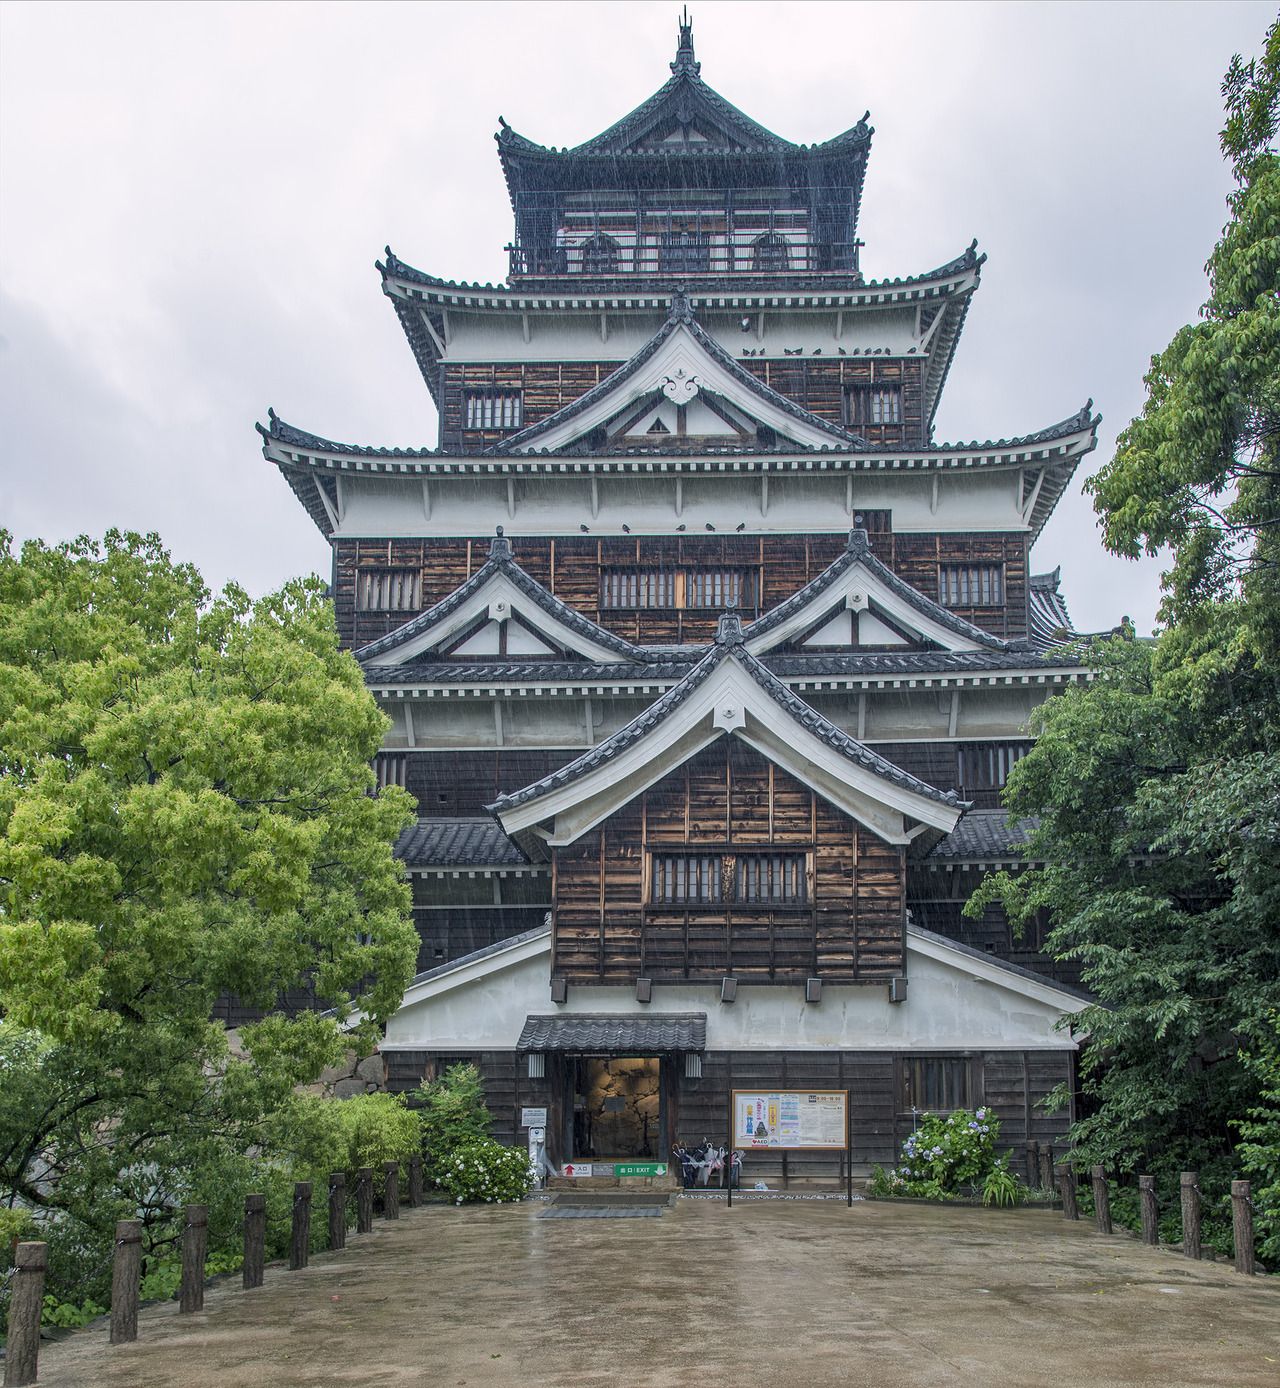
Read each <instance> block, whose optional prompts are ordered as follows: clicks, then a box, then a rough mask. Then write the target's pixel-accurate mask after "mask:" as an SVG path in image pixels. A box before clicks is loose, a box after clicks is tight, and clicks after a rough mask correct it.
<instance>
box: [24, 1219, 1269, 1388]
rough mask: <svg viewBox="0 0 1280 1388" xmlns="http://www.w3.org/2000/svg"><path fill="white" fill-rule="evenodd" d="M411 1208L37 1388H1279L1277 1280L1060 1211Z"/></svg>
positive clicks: (61, 1347)
mask: <svg viewBox="0 0 1280 1388" xmlns="http://www.w3.org/2000/svg"><path fill="white" fill-rule="evenodd" d="M543 1208H545V1206H542V1205H540V1204H538V1203H530V1204H526V1205H520V1206H510V1205H508V1206H504V1207H499V1208H494V1207H489V1206H483V1207H479V1208H474V1207H473V1208H463V1209H452V1208H447V1207H440V1206H434V1207H429V1208H426V1209H423V1210H415V1211H408V1212H406V1214H405V1216H404V1218H402V1219H401V1220H400V1222H399V1223H398V1224H388V1223H381V1222H380V1223H379V1224H378V1225H377V1226H376V1228H375V1232H374V1233H373V1234H369V1235H364V1236H363V1237H358V1238H357V1237H353V1238H352V1239H351V1241H350V1244H349V1246H348V1248H347V1249H346V1251H345V1252H343V1253H338V1254H323V1255H320V1256H319V1257H318V1258H316V1259H315V1260H314V1261H313V1262H312V1264H311V1266H310V1267H309V1268H307V1269H305V1270H303V1271H301V1272H287V1271H285V1270H284V1269H283V1268H280V1267H271V1268H269V1269H268V1270H267V1285H266V1287H264V1288H262V1289H260V1290H257V1291H253V1292H244V1291H242V1290H241V1289H240V1287H239V1284H238V1282H237V1281H231V1282H222V1283H220V1284H219V1285H218V1286H216V1287H214V1288H211V1289H210V1290H209V1292H208V1294H207V1297H206V1308H207V1309H206V1310H205V1311H204V1312H203V1313H202V1314H200V1315H195V1316H179V1315H177V1314H176V1310H175V1308H173V1307H172V1306H171V1305H165V1306H160V1307H154V1308H150V1309H148V1310H145V1311H144V1312H143V1314H142V1317H141V1322H140V1332H139V1340H138V1343H137V1344H135V1345H129V1346H120V1347H117V1348H112V1347H111V1346H109V1345H108V1344H107V1340H106V1331H105V1329H104V1328H103V1329H99V1328H91V1329H89V1330H86V1331H83V1332H81V1333H80V1334H78V1335H76V1336H73V1337H72V1338H71V1339H69V1340H66V1341H63V1342H61V1343H59V1344H54V1345H47V1346H45V1350H44V1353H43V1355H42V1359H41V1373H40V1384H41V1385H42V1388H72V1385H74V1386H75V1388H89V1386H90V1385H110V1386H111V1388H161V1385H164V1388H169V1386H170V1385H181V1388H267V1385H270V1388H319V1386H320V1385H330V1384H335V1385H338V1384H358V1385H362V1388H402V1386H403V1385H414V1388H417V1385H433V1388H434V1385H442V1386H443V1388H499V1386H501V1388H517V1386H519V1388H544V1386H546V1385H554V1386H555V1388H569V1385H572V1386H573V1388H592V1386H593V1385H604V1384H608V1385H626V1386H627V1388H630V1386H631V1385H636V1386H637V1388H638V1386H639V1385H645V1388H677V1386H678V1388H721V1385H731V1384H732V1385H738V1384H741V1385H744V1388H746V1386H747V1385H749V1388H791V1386H792V1385H794V1386H795V1388H826V1385H834V1384H852V1385H864V1386H865V1388H898V1386H899V1385H929V1388H946V1386H947V1385H953V1384H957V1385H981V1388H1005V1386H1006V1385H1028V1388H1029V1386H1030V1385H1040V1384H1044V1385H1053V1388H1074V1386H1076V1385H1080V1386H1081V1388H1086V1386H1087V1388H1119V1386H1120V1385H1130V1384H1144V1385H1159V1386H1160V1388H1174V1385H1181V1384H1225V1385H1231V1386H1232V1388H1245V1386H1246V1385H1253V1384H1257V1385H1266V1386H1267V1388H1275V1385H1276V1384H1277V1383H1280V1280H1277V1279H1274V1278H1254V1279H1250V1280H1246V1279H1244V1278H1241V1277H1238V1276H1237V1275H1236V1274H1235V1273H1233V1272H1232V1271H1231V1269H1230V1268H1229V1267H1228V1266H1225V1265H1223V1264H1208V1263H1201V1264H1191V1263H1188V1262H1186V1261H1185V1260H1184V1259H1183V1258H1181V1257H1179V1256H1178V1255H1176V1254H1174V1253H1169V1252H1163V1251H1154V1250H1150V1249H1146V1248H1143V1247H1142V1246H1141V1245H1139V1244H1138V1243H1136V1242H1135V1241H1133V1240H1131V1239H1128V1238H1126V1237H1123V1236H1115V1237H1111V1238H1103V1237H1100V1236H1099V1235H1096V1234H1094V1233H1093V1232H1092V1230H1091V1228H1090V1226H1089V1225H1087V1224H1085V1223H1083V1222H1082V1223H1080V1224H1075V1225H1067V1224H1065V1223H1064V1221H1063V1220H1062V1218H1061V1217H1060V1216H1058V1215H1055V1214H1051V1213H1049V1212H1046V1211H1033V1210H1024V1211H1017V1212H1013V1213H1006V1212H999V1211H987V1210H972V1209H958V1210H957V1209H936V1208H930V1207H922V1206H916V1205H906V1206H899V1205H891V1204H883V1203H875V1202H868V1203H865V1204H857V1205H855V1206H854V1208H853V1209H852V1210H849V1209H846V1208H845V1207H844V1205H843V1204H840V1203H835V1202H830V1203H810V1202H792V1201H778V1202H770V1203H763V1202H743V1203H740V1204H735V1206H734V1208H733V1209H732V1210H726V1209H725V1208H724V1207H723V1206H722V1205H720V1204H718V1203H715V1202H710V1201H681V1202H680V1203H679V1204H678V1205H677V1206H676V1207H675V1208H674V1209H671V1210H669V1211H667V1212H665V1213H664V1214H663V1215H662V1217H661V1218H658V1219H654V1218H646V1219H563V1220H549V1219H539V1218H538V1215H539V1213H540V1212H541V1210H542V1209H543Z"/></svg>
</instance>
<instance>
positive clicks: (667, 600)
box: [600, 568, 678, 607]
mask: <svg viewBox="0 0 1280 1388" xmlns="http://www.w3.org/2000/svg"><path fill="white" fill-rule="evenodd" d="M677 576H678V575H677V572H676V570H675V569H658V568H654V569H605V570H604V571H603V572H602V573H601V575H600V606H601V607H675V606H676V578H677Z"/></svg>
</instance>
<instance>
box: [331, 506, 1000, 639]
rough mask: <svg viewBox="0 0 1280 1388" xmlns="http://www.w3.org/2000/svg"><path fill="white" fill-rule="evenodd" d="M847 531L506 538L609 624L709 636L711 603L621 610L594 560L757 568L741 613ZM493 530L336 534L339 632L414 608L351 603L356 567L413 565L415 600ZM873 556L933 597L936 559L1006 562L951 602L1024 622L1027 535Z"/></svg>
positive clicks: (790, 580) (913, 538)
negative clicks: (985, 594)
mask: <svg viewBox="0 0 1280 1388" xmlns="http://www.w3.org/2000/svg"><path fill="white" fill-rule="evenodd" d="M847 539H848V532H847V531H839V532H836V533H828V534H820V535H723V536H721V535H703V536H670V537H661V536H659V537H642V538H641V537H637V538H628V537H624V536H619V537H617V538H609V539H595V538H592V537H589V536H529V537H523V536H522V537H520V538H518V539H515V540H513V542H512V544H513V548H514V551H515V557H516V560H517V562H518V563H519V564H520V565H521V567H522V568H524V569H525V570H526V572H528V573H529V574H530V575H531V576H532V577H533V578H535V579H537V580H538V582H539V583H542V584H543V585H545V586H546V587H547V588H549V589H550V590H551V592H553V593H554V594H555V595H556V596H557V597H558V598H560V599H561V600H562V601H564V602H566V603H568V604H569V605H570V606H572V607H575V608H577V609H578V611H580V612H583V613H585V614H586V615H587V616H588V617H590V618H591V619H592V620H593V621H597V622H599V623H600V624H601V625H602V626H604V627H606V628H608V629H609V630H610V631H615V632H617V633H618V634H619V635H620V636H624V637H626V638H627V639H628V640H632V641H637V642H640V643H642V644H653V643H670V642H698V641H708V640H710V639H712V637H714V635H715V631H716V623H717V621H718V620H719V616H720V612H719V609H718V608H715V609H713V608H707V609H696V608H695V609H685V610H670V609H660V610H647V611H645V610H641V611H635V610H629V609H610V608H602V607H601V605H600V599H601V583H600V574H601V570H602V569H608V568H614V567H624V568H625V567H628V566H638V565H645V566H655V567H658V566H669V567H679V566H683V565H693V566H702V567H711V566H723V567H732V568H748V569H753V570H757V571H758V573H759V575H760V589H759V595H760V596H759V605H758V607H757V608H749V609H744V610H743V616H744V617H745V618H747V619H748V620H750V619H751V618H753V617H755V616H756V615H757V614H758V613H763V612H767V611H768V610H769V609H770V608H773V607H776V606H777V605H778V603H780V602H781V601H782V600H783V599H784V598H788V597H790V596H791V594H792V593H794V592H796V591H797V590H798V589H800V588H802V587H804V585H805V584H806V583H808V582H809V581H810V579H813V578H816V577H817V576H818V574H820V573H821V572H822V571H823V570H824V569H825V568H826V567H827V566H828V565H829V564H831V563H832V562H833V560H835V559H836V558H837V557H838V556H839V555H840V554H841V553H842V551H843V550H844V548H845V544H846V541H847ZM489 545H490V537H487V536H484V537H481V536H475V537H471V538H465V537H458V538H448V539H435V540H420V539H417V540H415V539H395V540H339V541H336V542H335V544H334V550H335V561H336V562H335V566H334V569H335V574H336V590H335V593H334V602H335V606H336V609H337V620H338V633H339V636H340V638H341V640H342V641H343V642H344V643H345V644H347V645H351V646H359V645H363V644H364V643H365V642H368V641H373V640H376V639H377V638H378V637H379V636H385V635H386V633H387V632H389V631H392V630H394V629H395V628H396V627H399V626H403V625H404V623H405V622H407V621H409V620H410V619H411V618H413V617H414V616H416V615H417V612H416V611H413V612H358V611H357V610H356V576H357V574H358V572H359V571H360V570H361V569H383V568H388V567H391V568H410V569H416V570H418V571H419V572H420V573H421V575H422V595H421V602H422V608H427V607H430V606H432V605H433V604H434V603H437V602H439V601H440V600H441V599H442V598H446V597H448V595H449V594H450V593H452V592H453V591H454V590H455V589H456V588H458V587H460V586H461V585H462V584H463V583H465V582H466V581H467V579H468V578H470V577H471V575H472V574H473V573H474V572H475V571H476V570H477V569H479V568H480V567H481V566H482V565H483V564H484V562H485V560H486V559H487V557H488V554H489ZM871 545H872V549H873V551H874V552H875V554H876V555H877V557H878V558H880V559H881V560H883V561H884V562H885V563H886V564H888V565H889V567H890V568H892V569H893V570H894V571H895V572H896V573H898V574H899V575H901V577H902V578H904V579H905V580H906V581H907V582H908V583H910V584H911V585H912V587H914V588H915V589H917V591H919V592H921V593H923V594H924V595H925V596H926V597H929V598H933V599H934V600H935V601H936V600H937V597H938V566H939V565H940V564H960V563H1001V564H1003V565H1004V575H1005V578H1004V587H1005V601H1004V605H1003V606H1001V607H985V608H983V607H979V608H956V609H954V610H955V611H956V612H957V613H958V615H960V616H962V617H965V618H966V619H968V620H969V621H972V622H973V623H974V624H975V625H977V626H980V627H982V628H983V629H984V630H986V631H990V632H993V633H994V634H995V635H997V636H1003V637H1008V638H1011V639H1016V638H1021V637H1025V636H1026V634H1027V542H1026V537H1025V536H1023V535H1009V534H1003V533H999V532H994V533H978V534H971V535H934V534H927V535H924V534H921V535H917V534H897V533H894V532H892V531H890V530H884V531H879V532H874V533H872V535H871Z"/></svg>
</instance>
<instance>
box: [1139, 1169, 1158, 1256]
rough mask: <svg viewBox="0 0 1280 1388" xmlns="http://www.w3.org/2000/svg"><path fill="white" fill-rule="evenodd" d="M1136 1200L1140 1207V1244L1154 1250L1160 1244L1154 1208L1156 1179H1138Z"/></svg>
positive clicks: (1149, 1177) (1142, 1177)
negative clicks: (1147, 1245)
mask: <svg viewBox="0 0 1280 1388" xmlns="http://www.w3.org/2000/svg"><path fill="white" fill-rule="evenodd" d="M1138 1199H1139V1201H1140V1202H1141V1205H1142V1242H1143V1243H1149V1244H1150V1245H1151V1247H1152V1248H1154V1247H1155V1246H1156V1245H1157V1244H1158V1243H1159V1242H1160V1212H1159V1210H1158V1209H1157V1208H1156V1178H1155V1177H1154V1176H1139V1177H1138Z"/></svg>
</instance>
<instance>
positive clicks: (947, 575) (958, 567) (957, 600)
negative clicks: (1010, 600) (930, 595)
mask: <svg viewBox="0 0 1280 1388" xmlns="http://www.w3.org/2000/svg"><path fill="white" fill-rule="evenodd" d="M938 600H939V601H940V602H941V603H942V604H943V606H944V607H1003V606H1004V565H1003V564H939V565H938Z"/></svg>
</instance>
